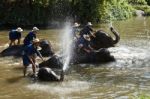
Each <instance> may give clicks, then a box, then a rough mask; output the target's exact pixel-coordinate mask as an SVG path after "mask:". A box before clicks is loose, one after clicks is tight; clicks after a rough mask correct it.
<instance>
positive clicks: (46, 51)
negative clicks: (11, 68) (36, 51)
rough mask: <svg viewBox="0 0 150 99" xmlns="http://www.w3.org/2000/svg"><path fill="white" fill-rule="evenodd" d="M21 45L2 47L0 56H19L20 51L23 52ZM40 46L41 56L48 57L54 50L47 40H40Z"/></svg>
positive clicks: (20, 54)
mask: <svg viewBox="0 0 150 99" xmlns="http://www.w3.org/2000/svg"><path fill="white" fill-rule="evenodd" d="M23 47H24V46H23V45H15V46H11V47H8V48H6V49H4V50H3V51H2V52H1V53H0V56H2V57H3V56H17V57H21V56H22V52H23ZM40 47H41V48H42V49H41V50H40V52H41V54H42V56H45V57H48V56H51V55H53V54H54V51H53V49H52V46H51V44H50V42H49V41H48V40H41V41H40Z"/></svg>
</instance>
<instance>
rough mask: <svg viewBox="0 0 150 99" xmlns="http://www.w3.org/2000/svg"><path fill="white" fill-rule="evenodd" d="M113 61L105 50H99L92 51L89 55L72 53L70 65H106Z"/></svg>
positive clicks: (112, 57)
mask: <svg viewBox="0 0 150 99" xmlns="http://www.w3.org/2000/svg"><path fill="white" fill-rule="evenodd" d="M112 61H115V58H114V56H112V55H111V54H110V52H109V50H108V49H107V48H101V49H99V50H97V51H93V52H91V53H90V54H89V53H85V52H82V51H81V52H80V51H79V52H74V54H73V55H72V58H71V63H73V64H80V63H106V62H112Z"/></svg>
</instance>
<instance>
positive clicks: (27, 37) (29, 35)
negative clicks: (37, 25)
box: [24, 32, 36, 45]
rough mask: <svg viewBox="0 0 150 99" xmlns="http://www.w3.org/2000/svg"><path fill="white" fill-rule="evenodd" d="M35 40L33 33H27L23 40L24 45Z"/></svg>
mask: <svg viewBox="0 0 150 99" xmlns="http://www.w3.org/2000/svg"><path fill="white" fill-rule="evenodd" d="M35 38H36V34H35V33H34V32H29V33H28V35H27V36H26V37H25V39H24V45H29V44H31V43H32V41H33V39H35Z"/></svg>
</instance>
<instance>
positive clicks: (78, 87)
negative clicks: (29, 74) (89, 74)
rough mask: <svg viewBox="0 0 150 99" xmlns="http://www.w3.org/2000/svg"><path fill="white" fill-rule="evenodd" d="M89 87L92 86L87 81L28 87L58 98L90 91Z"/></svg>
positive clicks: (37, 84) (36, 84)
mask: <svg viewBox="0 0 150 99" xmlns="http://www.w3.org/2000/svg"><path fill="white" fill-rule="evenodd" d="M89 87H90V84H89V83H88V82H85V81H68V82H62V83H59V84H58V85H47V84H46V85H44V84H39V83H35V84H31V85H28V86H27V88H29V89H30V90H39V91H44V92H47V93H51V94H57V95H58V96H61V95H67V94H71V93H73V92H80V91H84V90H87V89H89Z"/></svg>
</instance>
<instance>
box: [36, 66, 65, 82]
mask: <svg viewBox="0 0 150 99" xmlns="http://www.w3.org/2000/svg"><path fill="white" fill-rule="evenodd" d="M56 72H61V73H57V74H56ZM58 74H59V75H60V76H58ZM38 78H39V80H42V81H63V80H64V72H63V70H61V71H53V70H52V69H51V68H47V67H42V68H40V69H39V72H38Z"/></svg>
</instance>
